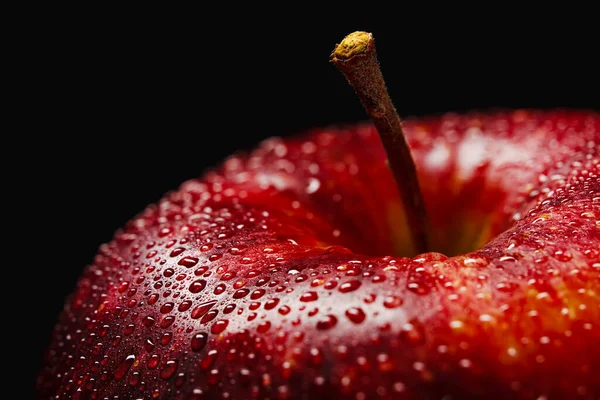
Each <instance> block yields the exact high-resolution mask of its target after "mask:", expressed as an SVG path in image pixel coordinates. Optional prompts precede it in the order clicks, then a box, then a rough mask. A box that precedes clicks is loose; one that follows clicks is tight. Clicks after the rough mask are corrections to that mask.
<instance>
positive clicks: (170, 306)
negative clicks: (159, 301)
mask: <svg viewBox="0 0 600 400" xmlns="http://www.w3.org/2000/svg"><path fill="white" fill-rule="evenodd" d="M173 307H175V304H174V303H172V302H168V303H165V304H163V305H162V306H161V307H160V312H161V313H162V314H168V313H170V312H171V311H173Z"/></svg>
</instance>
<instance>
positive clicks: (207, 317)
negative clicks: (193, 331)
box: [200, 310, 219, 324]
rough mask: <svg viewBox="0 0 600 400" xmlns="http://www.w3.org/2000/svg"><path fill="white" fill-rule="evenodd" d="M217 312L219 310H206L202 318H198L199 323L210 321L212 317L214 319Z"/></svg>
mask: <svg viewBox="0 0 600 400" xmlns="http://www.w3.org/2000/svg"><path fill="white" fill-rule="evenodd" d="M218 314H219V310H210V311H209V312H207V313H206V314H205V315H204V316H203V317H202V319H201V320H200V323H202V324H206V323H207V322H210V321H212V320H213V319H215V317H216V316H217V315H218Z"/></svg>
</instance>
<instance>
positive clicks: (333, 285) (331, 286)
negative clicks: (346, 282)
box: [323, 281, 338, 290]
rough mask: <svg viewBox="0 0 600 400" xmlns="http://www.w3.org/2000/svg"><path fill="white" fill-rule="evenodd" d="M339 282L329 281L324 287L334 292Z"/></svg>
mask: <svg viewBox="0 0 600 400" xmlns="http://www.w3.org/2000/svg"><path fill="white" fill-rule="evenodd" d="M337 284H338V283H337V281H329V282H327V283H326V284H325V286H323V287H324V288H325V289H327V290H333V289H335V287H336V286H337Z"/></svg>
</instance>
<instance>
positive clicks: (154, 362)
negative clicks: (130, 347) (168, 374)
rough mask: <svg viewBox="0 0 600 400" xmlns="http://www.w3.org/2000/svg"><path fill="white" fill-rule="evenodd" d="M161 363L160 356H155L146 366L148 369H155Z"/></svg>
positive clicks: (151, 357)
mask: <svg viewBox="0 0 600 400" xmlns="http://www.w3.org/2000/svg"><path fill="white" fill-rule="evenodd" d="M159 361H160V357H159V355H158V354H153V355H151V356H150V358H149V359H148V362H147V363H146V365H148V368H150V369H154V368H156V367H157V366H158V362H159Z"/></svg>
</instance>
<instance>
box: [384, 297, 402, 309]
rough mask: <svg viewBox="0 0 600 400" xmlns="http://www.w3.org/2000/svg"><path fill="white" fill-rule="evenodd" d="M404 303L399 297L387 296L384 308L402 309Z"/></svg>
mask: <svg viewBox="0 0 600 400" xmlns="http://www.w3.org/2000/svg"><path fill="white" fill-rule="evenodd" d="M402 303H404V301H403V300H402V299H401V298H400V297H398V296H393V295H392V296H387V297H386V298H385V299H383V306H384V307H386V308H396V307H400V306H401V305H402Z"/></svg>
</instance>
